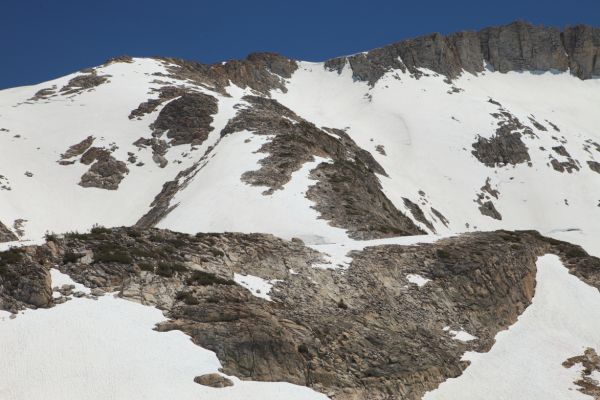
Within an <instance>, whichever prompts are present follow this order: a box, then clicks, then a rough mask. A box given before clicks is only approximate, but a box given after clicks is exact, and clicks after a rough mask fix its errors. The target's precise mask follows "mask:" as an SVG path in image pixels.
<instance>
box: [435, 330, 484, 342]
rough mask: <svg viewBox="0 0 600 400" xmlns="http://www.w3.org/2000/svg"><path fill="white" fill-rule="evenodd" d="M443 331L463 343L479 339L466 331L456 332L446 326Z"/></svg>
mask: <svg viewBox="0 0 600 400" xmlns="http://www.w3.org/2000/svg"><path fill="white" fill-rule="evenodd" d="M443 330H444V331H445V332H448V333H449V334H450V335H452V338H453V339H456V340H460V341H461V342H470V341H471V340H475V339H477V336H473V335H471V334H470V333H469V332H467V331H464V330H462V329H460V330H458V331H455V330H453V329H450V327H449V326H445V327H444V328H443Z"/></svg>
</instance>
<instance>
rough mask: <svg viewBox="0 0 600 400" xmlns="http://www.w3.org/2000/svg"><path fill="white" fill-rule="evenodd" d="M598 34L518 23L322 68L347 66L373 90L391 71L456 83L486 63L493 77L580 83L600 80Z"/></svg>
mask: <svg viewBox="0 0 600 400" xmlns="http://www.w3.org/2000/svg"><path fill="white" fill-rule="evenodd" d="M599 52H600V29H598V28H591V27H589V26H584V25H580V26H576V27H574V28H566V29H565V31H564V32H563V33H561V31H560V30H559V29H557V28H549V27H544V26H536V25H532V24H529V23H526V22H522V21H517V22H513V23H511V24H508V25H503V26H497V27H490V28H486V29H483V30H481V31H479V32H469V31H467V32H458V33H454V34H451V35H448V36H443V35H440V34H438V33H435V34H432V35H428V36H422V37H418V38H415V39H409V40H403V41H401V42H397V43H394V44H391V45H388V46H385V47H382V48H379V49H375V50H371V51H369V52H367V53H361V54H357V55H353V56H349V57H341V58H336V59H332V60H329V61H327V62H326V64H325V66H326V68H328V69H330V70H335V71H338V72H340V71H341V69H342V68H343V67H344V65H347V64H348V65H349V66H350V68H351V69H352V71H353V76H354V78H355V79H357V80H360V81H365V82H368V83H369V84H370V85H374V84H375V83H376V82H377V80H379V78H381V76H383V74H384V73H385V72H387V71H390V70H392V69H400V70H402V71H406V70H408V71H409V72H410V73H411V74H414V75H416V76H419V75H420V74H421V72H419V71H418V69H419V68H427V69H429V70H432V71H434V72H436V73H439V74H442V75H445V76H447V77H448V78H450V79H453V78H456V77H457V76H459V75H460V74H461V73H463V72H469V73H472V74H477V73H479V72H482V71H483V67H484V63H487V64H489V66H490V67H492V68H493V69H494V70H496V71H500V72H508V71H553V70H555V71H567V70H570V71H571V73H572V74H573V75H576V76H578V77H579V78H581V79H589V78H591V77H592V76H593V75H600V62H598V61H597V60H598V57H597V55H598V54H599Z"/></svg>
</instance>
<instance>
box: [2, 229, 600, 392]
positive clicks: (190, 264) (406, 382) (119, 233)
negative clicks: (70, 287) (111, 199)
mask: <svg viewBox="0 0 600 400" xmlns="http://www.w3.org/2000/svg"><path fill="white" fill-rule="evenodd" d="M546 253H554V254H557V255H559V256H560V257H561V259H562V261H563V263H564V264H565V266H566V267H567V268H568V269H569V270H570V272H571V273H572V274H574V275H576V276H577V277H579V278H580V279H582V280H583V281H585V282H586V283H588V284H590V285H593V286H595V287H596V288H599V289H600V259H598V258H595V257H591V256H589V255H588V254H587V253H586V252H585V251H583V250H582V249H581V248H580V247H579V246H575V245H572V244H569V243H566V242H561V241H557V240H554V239H549V238H546V237H542V236H540V235H539V234H538V233H536V232H534V231H520V232H508V231H496V232H480V233H472V234H465V235H461V236H456V237H453V238H447V239H441V240H439V241H438V242H436V243H433V244H421V245H414V246H399V245H385V246H375V247H368V248H366V249H364V250H363V251H358V252H355V253H354V254H353V261H352V264H351V265H350V267H349V268H348V269H345V270H344V269H332V270H324V269H318V268H314V267H313V266H312V264H313V263H314V262H317V261H319V260H320V257H321V254H319V253H318V252H316V251H314V250H312V249H310V248H307V247H305V246H304V245H303V243H302V242H301V241H299V240H293V241H284V240H281V239H278V238H276V237H274V236H271V235H265V234H235V233H223V234H204V233H200V234H197V235H195V236H190V235H184V234H180V233H175V232H171V231H166V230H157V229H149V230H140V229H135V228H114V229H106V228H95V229H94V230H93V231H92V232H91V233H89V234H78V233H71V234H66V235H64V236H57V235H49V236H48V240H47V242H46V243H45V244H44V245H41V246H30V247H23V248H18V249H11V250H9V251H6V252H2V253H0V309H3V310H9V311H12V312H16V311H18V310H19V309H21V308H23V307H29V308H37V307H42V308H46V307H54V306H56V305H57V303H60V302H62V301H64V298H59V299H56V298H53V297H52V287H51V281H50V274H49V269H50V268H58V269H59V270H61V271H62V272H64V273H66V274H69V275H70V276H71V277H72V278H73V279H74V280H76V281H77V282H79V283H83V284H85V285H87V286H89V287H92V288H94V289H95V290H94V291H93V292H92V293H93V294H95V295H101V294H102V293H104V292H111V293H112V292H115V293H116V295H118V296H120V297H123V298H125V299H128V300H132V301H137V302H140V303H142V304H146V305H151V306H156V307H158V308H160V309H162V310H164V312H165V313H166V315H167V316H168V318H169V320H168V321H167V322H164V323H161V324H159V326H157V328H156V329H158V330H159V331H168V330H173V329H178V330H182V331H183V332H185V333H187V334H189V335H190V336H191V337H192V339H193V341H194V342H195V343H196V344H198V345H200V346H202V347H205V348H207V349H210V350H213V351H215V353H216V354H217V356H218V357H219V359H220V361H221V363H222V364H223V366H224V371H223V372H225V373H227V374H231V375H236V376H239V377H241V378H245V379H252V380H264V381H288V382H292V383H296V384H301V385H306V386H309V387H312V388H314V389H316V390H319V391H321V392H323V393H326V394H328V395H329V396H331V397H332V398H334V399H373V400H374V399H389V398H396V397H398V396H400V397H401V398H405V399H419V398H421V396H422V395H423V394H424V393H425V392H426V391H429V390H432V389H434V388H436V387H437V386H438V385H439V384H440V383H441V382H443V381H444V380H446V379H448V378H450V377H456V376H458V375H460V374H461V372H462V371H463V370H464V369H465V368H466V366H467V365H468V364H467V363H466V362H464V361H461V356H462V354H463V353H464V352H465V351H467V350H476V351H488V350H489V349H490V348H491V346H492V345H493V343H494V337H495V335H496V334H497V333H498V332H499V331H501V330H504V329H506V328H507V327H508V326H510V325H512V324H513V323H514V322H515V321H516V319H517V317H518V316H519V315H520V314H521V313H522V312H523V310H525V308H526V307H527V306H528V305H529V304H530V302H531V299H532V297H533V295H534V293H535V286H536V282H535V275H536V264H535V261H536V258H537V257H538V256H540V255H543V254H546ZM234 274H242V275H253V276H257V277H260V278H263V279H265V280H268V281H270V282H272V283H273V284H274V288H273V290H271V291H270V293H269V294H270V296H271V301H269V300H266V299H264V298H259V297H256V296H254V295H253V294H252V293H251V292H250V291H249V290H247V289H246V288H244V287H242V286H240V285H238V284H237V283H236V282H235V281H234V279H233V278H234ZM411 274H412V275H415V274H416V275H419V276H421V277H423V278H426V279H429V281H428V282H427V283H426V284H425V285H423V286H420V285H416V284H414V283H411V282H410V281H409V280H408V278H407V276H408V275H411ZM449 329H450V331H451V330H461V329H463V330H465V331H466V332H469V333H470V334H472V335H474V336H475V337H476V338H477V339H476V340H473V341H468V342H462V341H458V340H452V338H451V336H450V334H449ZM206 379H208V378H206ZM208 380H210V379H208ZM221 383H222V382H221Z"/></svg>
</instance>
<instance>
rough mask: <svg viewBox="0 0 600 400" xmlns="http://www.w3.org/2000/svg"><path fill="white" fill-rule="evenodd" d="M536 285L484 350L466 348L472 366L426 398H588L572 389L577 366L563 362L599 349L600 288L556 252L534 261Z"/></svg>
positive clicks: (543, 399) (534, 399)
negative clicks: (520, 311) (575, 272)
mask: <svg viewBox="0 0 600 400" xmlns="http://www.w3.org/2000/svg"><path fill="white" fill-rule="evenodd" d="M537 268H538V271H537V274H536V279H537V287H536V290H535V295H534V297H533V300H532V303H531V305H530V306H529V307H528V308H527V309H526V310H525V312H523V314H521V316H520V317H519V320H518V321H517V322H516V323H515V324H514V325H513V326H511V327H510V328H509V329H507V330H506V331H503V332H500V333H498V335H497V336H496V343H495V344H494V346H493V347H492V349H491V350H490V351H489V352H488V353H475V352H467V353H466V354H465V355H464V356H463V359H464V360H468V361H470V362H471V365H470V366H469V367H467V369H466V370H465V371H464V372H463V374H462V375H461V376H459V377H458V378H454V379H448V380H447V381H446V382H444V383H442V384H441V385H440V387H439V388H438V389H437V390H434V391H432V392H429V393H427V394H426V395H425V397H424V398H423V399H424V400H457V399H461V400H481V399H488V400H509V399H528V400H538V399H539V400H548V399H561V400H563V399H564V400H578V399H579V400H589V399H590V397H589V396H586V395H584V394H582V393H580V392H578V391H577V390H576V387H575V385H574V384H573V383H574V382H575V381H577V380H579V379H580V378H581V376H580V371H579V369H578V368H576V367H573V368H571V369H567V368H565V367H563V366H562V363H563V362H564V361H566V360H567V359H568V358H570V357H574V356H578V355H581V354H583V352H584V351H585V349H586V348H588V347H591V348H596V349H597V348H600V335H599V334H598V332H600V318H598V316H599V315H600V293H599V292H598V289H596V288H593V287H591V286H588V285H586V284H585V283H583V282H582V281H580V280H579V279H577V278H576V277H575V276H573V275H571V274H569V271H568V270H567V269H566V268H565V267H564V266H563V265H562V263H561V262H560V259H559V258H558V257H557V256H554V255H546V256H543V257H540V258H538V261H537Z"/></svg>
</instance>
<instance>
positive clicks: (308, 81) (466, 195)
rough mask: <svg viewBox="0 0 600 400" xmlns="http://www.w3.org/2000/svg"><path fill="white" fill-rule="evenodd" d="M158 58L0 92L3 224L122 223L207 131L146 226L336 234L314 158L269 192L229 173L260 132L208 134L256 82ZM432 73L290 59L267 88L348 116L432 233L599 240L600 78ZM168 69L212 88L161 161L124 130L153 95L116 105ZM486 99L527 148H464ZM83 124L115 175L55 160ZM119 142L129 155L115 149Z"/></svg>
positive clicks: (334, 118)
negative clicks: (489, 210)
mask: <svg viewBox="0 0 600 400" xmlns="http://www.w3.org/2000/svg"><path fill="white" fill-rule="evenodd" d="M167 65H168V63H167V62H166V61H161V60H155V59H134V60H133V62H131V63H128V62H113V63H110V64H108V65H105V66H102V67H99V68H97V69H95V72H96V74H97V75H99V76H101V75H110V77H109V78H108V82H106V83H103V84H100V85H98V86H97V87H94V88H92V89H90V90H89V91H82V92H81V93H76V94H70V95H65V94H59V95H56V96H54V97H48V98H41V99H38V100H28V99H31V98H32V97H33V96H34V94H35V93H36V92H38V91H39V90H41V89H43V88H48V87H52V86H53V85H56V86H57V87H59V88H60V87H62V86H64V85H66V84H67V83H68V82H69V80H70V79H72V78H73V77H74V76H77V74H75V75H71V76H67V77H64V78H60V79H58V80H55V81H51V82H47V83H43V84H40V85H37V86H34V87H24V88H16V89H9V90H4V91H2V92H0V128H2V129H4V130H3V132H1V133H0V142H1V143H0V145H1V148H2V149H4V153H3V157H2V158H1V159H0V174H1V175H2V185H3V186H4V189H3V190H0V199H1V201H2V204H3V207H2V209H1V210H0V221H2V222H3V223H4V224H5V225H6V226H9V227H11V226H12V225H13V224H14V222H15V221H18V220H23V222H22V228H21V229H22V231H23V232H22V233H23V235H22V238H23V239H38V238H40V237H41V236H42V235H43V234H44V233H45V232H46V231H56V232H64V231H69V230H86V229H89V228H90V227H91V226H92V225H94V224H101V225H106V226H117V225H131V224H134V223H135V222H136V221H137V220H138V219H139V218H140V217H141V216H142V215H144V214H145V213H146V212H147V211H148V210H149V207H150V204H151V203H152V201H153V199H154V197H155V196H156V195H157V194H158V193H159V192H160V191H161V188H162V186H163V184H164V183H165V182H168V181H172V180H174V179H175V177H176V176H177V174H178V173H179V172H180V171H183V170H185V169H186V168H189V167H190V166H193V164H194V163H195V162H198V161H199V160H200V159H201V158H202V156H203V155H204V154H205V152H206V151H207V149H209V147H210V146H214V148H213V149H212V151H211V152H209V153H208V156H207V157H205V160H204V161H203V162H202V163H203V164H205V165H203V166H202V168H199V169H198V170H197V172H195V175H194V176H193V177H192V178H191V179H190V181H189V182H188V183H187V186H186V187H185V188H182V189H181V190H180V191H179V192H178V193H177V194H176V195H175V196H174V199H173V200H171V205H174V204H177V205H178V206H177V207H176V208H175V210H173V211H172V212H171V213H170V214H168V215H166V217H165V218H163V219H162V220H161V221H160V222H159V223H158V226H160V227H163V228H170V229H174V230H180V231H184V232H190V233H195V232H198V231H243V232H253V231H260V232H272V233H274V234H276V235H279V236H282V237H286V238H290V237H293V236H298V237H302V238H305V239H307V241H308V242H314V243H318V242H340V241H343V240H345V238H346V235H345V233H344V229H340V228H339V227H338V228H334V227H332V226H330V225H329V224H328V223H327V221H326V220H323V219H320V218H319V217H320V215H319V213H318V212H317V211H315V210H313V209H311V206H312V205H313V203H312V202H311V201H309V200H307V199H306V198H305V192H306V190H307V189H308V187H309V186H311V185H312V184H314V182H312V181H311V179H310V178H309V177H308V174H309V172H310V170H311V169H313V168H314V167H315V166H316V165H317V164H318V162H319V161H317V160H315V161H313V162H312V163H307V164H305V165H304V166H303V167H302V168H300V169H299V170H298V171H295V172H293V174H292V176H291V180H290V181H289V182H288V183H287V184H285V185H284V187H283V189H282V190H278V191H275V193H274V194H272V195H264V194H262V192H263V191H264V187H260V186H250V185H248V184H247V183H244V182H243V181H242V180H241V179H240V178H241V175H242V174H243V173H244V172H247V171H253V170H256V169H258V168H259V164H258V163H259V161H260V160H261V159H263V158H264V157H265V154H263V153H257V150H258V149H259V148H260V147H261V145H263V144H265V143H266V142H268V141H269V140H270V139H269V138H270V137H269V136H260V135H255V134H253V132H248V131H246V132H240V133H234V134H230V135H227V136H224V137H223V138H221V131H222V129H223V128H224V127H225V125H226V124H227V122H228V121H229V119H230V118H232V117H233V116H234V115H235V114H236V109H237V108H239V107H240V104H241V105H244V104H245V102H244V101H243V100H241V98H242V97H243V96H244V95H245V94H249V93H252V92H254V93H256V91H253V90H252V89H250V88H246V89H241V88H239V87H237V86H235V85H233V84H230V86H228V87H227V88H226V94H222V93H218V92H216V91H210V90H207V89H206V88H204V87H202V86H200V85H198V84H194V83H191V82H190V81H187V82H184V81H182V80H178V79H175V78H172V77H171V78H168V79H166V80H165V78H164V77H161V78H160V79H157V76H156V75H155V74H156V73H158V74H161V75H162V74H165V73H166V69H165V68H166V66H167ZM445 79H446V78H445V77H444V76H441V75H438V74H435V73H431V72H430V73H428V74H426V75H425V76H422V77H420V78H419V79H416V78H415V77H412V76H411V75H409V74H408V73H402V72H401V71H399V70H398V71H391V72H388V73H387V74H386V75H385V76H383V77H382V78H381V79H380V80H379V81H378V82H377V83H376V84H375V85H374V86H373V87H370V86H369V85H368V84H367V83H364V82H360V81H355V80H353V78H352V76H351V72H350V71H349V69H348V68H346V69H344V70H343V71H342V73H341V74H338V73H337V72H335V71H329V70H327V69H326V68H324V65H323V64H320V63H299V67H298V69H297V70H296V71H295V72H294V73H293V74H292V76H291V78H290V79H289V80H288V82H287V83H286V88H287V90H286V91H285V92H284V91H282V90H280V89H274V90H271V92H270V95H271V96H272V98H274V99H276V100H277V101H278V102H280V103H281V104H283V105H284V106H287V107H288V108H289V109H291V110H292V111H293V112H295V113H296V114H297V115H299V116H300V117H303V118H304V119H305V120H307V121H309V122H312V123H314V124H315V125H316V126H318V127H321V126H323V127H330V128H338V129H343V130H345V132H346V133H347V134H348V135H349V136H350V137H351V138H352V139H353V140H354V141H355V142H356V143H357V145H358V146H359V147H361V148H362V149H364V150H367V151H369V152H370V153H371V154H372V156H373V157H374V158H375V160H376V161H377V162H378V163H379V164H380V165H381V166H382V167H383V169H384V170H385V172H386V173H387V176H382V175H379V179H380V181H381V184H382V186H383V191H384V193H385V194H386V195H387V197H388V198H389V199H390V200H391V201H392V202H393V203H394V205H395V206H396V207H397V208H398V209H399V210H400V211H402V212H403V213H405V214H406V215H407V216H409V217H411V218H413V219H414V217H413V215H412V214H411V212H410V211H409V209H408V208H407V206H406V205H405V203H404V201H403V199H404V198H407V199H409V200H411V201H412V202H413V203H415V204H418V205H419V206H420V207H421V208H422V210H423V212H424V216H425V218H427V220H429V221H430V222H431V224H432V226H433V227H434V229H435V231H436V232H437V233H449V232H462V231H472V230H490V229H497V228H506V229H537V230H540V231H541V232H542V233H547V234H549V235H558V236H560V235H564V232H565V231H570V232H576V233H571V234H570V235H569V237H570V238H572V240H575V241H580V242H582V243H584V244H586V245H588V249H589V250H590V251H593V252H596V254H599V252H600V249H598V248H597V247H595V246H594V242H595V241H594V240H593V238H597V237H599V236H598V235H599V232H598V224H596V223H595V219H596V218H598V217H600V215H599V214H600V207H598V205H599V202H600V185H598V181H599V180H600V174H599V173H598V172H597V171H594V170H593V169H592V168H591V167H590V165H592V164H588V161H589V162H599V161H600V148H598V146H597V143H598V142H600V133H599V131H598V129H597V127H598V126H600V115H599V114H598V113H597V112H596V108H597V104H599V103H600V81H598V80H597V79H590V80H580V79H578V78H576V77H573V76H571V75H570V74H568V73H567V72H565V73H551V72H547V73H533V72H509V73H498V72H489V71H487V72H484V73H481V74H479V75H478V76H474V75H471V74H469V73H464V74H463V75H462V76H461V77H459V78H458V79H455V80H454V81H453V82H452V84H448V83H447V81H446V82H445ZM166 85H169V86H182V87H187V88H188V90H191V91H200V92H205V93H209V94H210V95H211V96H214V97H215V98H216V99H217V101H218V112H217V113H216V114H215V115H214V120H213V121H212V122H211V128H212V130H211V132H210V134H209V135H208V138H207V139H206V140H205V141H204V142H203V143H201V144H199V145H192V144H183V145H178V146H173V147H171V148H169V149H168V151H167V152H166V154H165V158H166V159H167V160H168V161H169V162H168V164H167V165H166V167H164V168H160V166H159V165H158V164H157V163H155V162H153V161H152V151H151V150H150V149H148V148H141V147H139V146H135V145H134V144H133V143H134V142H135V141H136V140H138V139H139V138H150V137H152V130H151V128H150V127H149V125H150V124H152V123H153V122H154V121H155V119H156V118H157V115H158V113H159V112H160V110H161V107H164V104H163V105H159V106H158V107H157V108H156V110H154V111H153V112H151V113H149V114H146V115H143V116H141V117H140V118H139V119H138V118H134V119H129V118H128V116H129V114H130V112H131V111H132V110H134V109H135V108H136V107H138V105H139V104H140V103H143V102H144V101H146V100H148V99H151V98H157V97H158V96H157V94H156V91H157V90H159V89H160V88H161V87H163V86H166ZM452 88H457V89H456V91H452V90H451V89H452ZM264 95H265V96H267V95H269V94H264ZM490 99H492V100H490ZM491 101H493V102H491ZM167 103H168V102H167ZM498 104H500V105H501V106H500V105H498ZM246 106H247V105H246ZM499 112H505V113H507V114H510V115H512V117H513V118H516V119H518V120H519V122H520V123H521V124H522V126H521V127H520V129H517V130H519V131H521V132H525V134H523V135H522V142H523V143H524V144H525V146H526V148H527V152H528V154H529V157H530V160H529V161H528V162H521V163H518V164H514V165H513V164H511V163H508V164H506V165H496V166H486V165H484V163H482V162H481V161H480V160H478V159H477V158H476V157H475V156H474V155H473V154H472V151H473V149H474V147H473V144H474V143H476V142H477V139H478V136H481V137H483V138H491V137H493V135H495V134H496V130H497V129H498V125H499V124H500V123H502V121H503V118H504V117H498V113H499ZM491 114H495V116H493V115H491ZM533 121H535V123H534V122H533ZM524 129H529V131H524ZM527 132H529V133H527ZM88 136H93V137H94V138H95V141H94V144H93V146H97V147H104V148H111V147H112V148H114V151H113V152H112V155H113V156H114V158H115V159H116V160H118V161H124V162H126V163H127V168H128V170H129V172H128V173H126V174H125V175H124V178H123V180H122V182H121V183H120V185H119V186H118V189H117V190H105V189H99V188H95V187H82V186H80V185H78V183H79V181H80V179H81V176H82V175H83V174H84V173H85V172H86V170H88V166H86V165H84V164H82V163H80V162H78V161H77V158H76V157H75V158H74V160H75V161H76V162H74V163H73V164H71V165H60V164H59V163H58V162H59V161H61V154H64V153H65V152H66V151H67V149H68V148H69V147H70V146H72V145H74V144H77V143H80V142H81V141H83V140H84V139H85V138H87V137H88ZM560 146H562V148H560ZM553 148H556V150H553ZM377 149H379V151H378V150H377ZM562 150H565V151H566V152H563V151H562ZM132 154H133V155H134V157H135V162H128V161H127V160H128V159H129V158H131V155H132ZM565 154H568V156H566V155H565ZM552 159H556V160H557V161H558V162H566V163H569V159H571V160H572V165H574V166H575V168H573V169H572V172H567V171H566V170H565V171H563V172H560V171H557V170H555V169H554V168H553V167H552V165H551V164H550V162H551V160H552ZM69 160H72V159H69ZM132 160H133V159H132ZM142 163H143V165H141V164H142ZM138 165H140V166H138ZM559 168H560V167H559ZM486 183H487V188H488V189H487V190H486V189H483V188H484V187H485V186H486ZM496 197H497V198H496ZM487 201H491V202H492V203H493V206H494V207H495V209H496V210H497V212H498V215H499V216H501V218H502V219H501V220H499V219H494V218H492V217H490V216H487V215H483V214H482V212H481V211H480V206H481V204H483V203H484V202H487ZM432 208H434V209H436V210H437V211H439V213H441V214H442V215H443V216H444V217H445V218H446V219H447V224H445V223H443V222H442V221H441V218H440V217H439V215H436V214H435V213H433V212H432V210H431V209H432ZM415 223H416V224H417V225H419V226H420V227H421V228H423V229H425V231H429V232H430V233H432V232H431V229H430V228H428V227H427V226H425V225H423V224H422V223H421V222H419V221H415ZM446 225H447V226H446ZM590 238H592V239H590ZM596 242H597V241H596Z"/></svg>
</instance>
